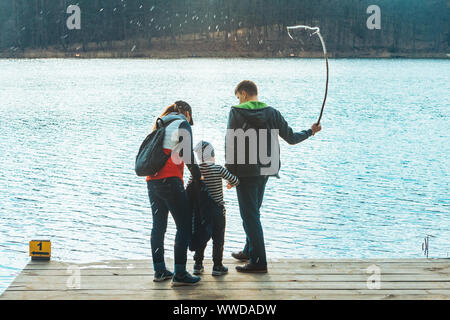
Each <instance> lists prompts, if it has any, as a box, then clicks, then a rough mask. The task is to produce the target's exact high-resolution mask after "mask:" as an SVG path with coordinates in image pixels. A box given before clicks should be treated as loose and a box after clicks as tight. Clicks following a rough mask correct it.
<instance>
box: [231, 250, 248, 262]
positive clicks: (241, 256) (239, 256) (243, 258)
mask: <svg viewBox="0 0 450 320" xmlns="http://www.w3.org/2000/svg"><path fill="white" fill-rule="evenodd" d="M231 256H232V257H233V258H235V259H237V260H239V261H248V260H249V259H250V257H249V256H248V255H246V254H245V253H244V252H243V251H239V252H233V253H232V254H231Z"/></svg>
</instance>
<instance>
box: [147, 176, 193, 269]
mask: <svg viewBox="0 0 450 320" xmlns="http://www.w3.org/2000/svg"><path fill="white" fill-rule="evenodd" d="M147 189H148V195H149V198H150V205H151V208H152V216H153V228H152V235H151V241H150V242H151V246H152V257H153V268H154V269H155V271H162V270H165V269H166V265H165V262H164V235H165V233H166V229H167V218H168V214H169V211H170V213H171V214H172V217H173V219H174V220H175V225H176V227H177V233H176V236H175V249H174V252H175V273H176V274H177V273H183V272H185V271H186V260H187V250H188V245H189V240H190V236H191V232H192V230H191V229H192V211H191V210H190V204H189V201H188V197H187V194H186V190H185V189H184V185H183V182H182V181H181V179H180V178H177V177H171V178H166V179H161V180H150V181H148V182H147Z"/></svg>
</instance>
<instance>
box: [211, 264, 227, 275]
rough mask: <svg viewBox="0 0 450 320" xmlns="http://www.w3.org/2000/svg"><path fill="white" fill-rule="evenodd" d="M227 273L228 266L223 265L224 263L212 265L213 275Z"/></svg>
mask: <svg viewBox="0 0 450 320" xmlns="http://www.w3.org/2000/svg"><path fill="white" fill-rule="evenodd" d="M227 273H228V268H227V267H225V266H224V265H220V266H214V267H213V271H212V275H213V276H223V275H224V274H227Z"/></svg>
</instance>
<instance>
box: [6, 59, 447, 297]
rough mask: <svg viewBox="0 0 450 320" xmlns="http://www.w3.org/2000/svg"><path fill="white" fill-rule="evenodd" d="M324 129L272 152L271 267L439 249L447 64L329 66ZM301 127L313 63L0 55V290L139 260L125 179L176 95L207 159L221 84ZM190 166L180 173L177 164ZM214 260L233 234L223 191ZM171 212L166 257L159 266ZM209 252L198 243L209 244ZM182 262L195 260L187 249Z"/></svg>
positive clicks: (314, 102)
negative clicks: (38, 262)
mask: <svg viewBox="0 0 450 320" xmlns="http://www.w3.org/2000/svg"><path fill="white" fill-rule="evenodd" d="M330 68H331V73H330V89H329V97H328V103H327V106H326V110H325V113H324V117H323V121H322V125H323V131H322V132H320V133H319V134H317V135H316V136H315V137H313V138H311V139H309V140H307V141H305V142H303V143H301V144H299V145H296V146H289V145H287V144H286V143H283V144H282V146H281V148H282V150H281V152H282V154H281V157H282V169H281V173H280V179H271V180H270V181H269V183H268V187H267V192H266V197H265V201H264V204H263V208H262V222H263V226H264V231H265V238H266V245H267V252H268V257H269V258H376V257H398V258H400V257H401V258H420V257H422V256H423V254H422V251H421V244H422V242H423V238H424V237H425V236H426V235H427V234H431V235H433V236H435V237H434V238H431V240H430V256H431V257H447V256H448V254H449V253H450V192H449V191H450V188H449V184H450V179H449V167H450V166H449V165H450V160H449V157H450V144H449V140H450V123H449V120H450V108H449V107H450V105H449V92H450V62H449V61H448V60H358V59H355V60H331V61H330ZM243 79H252V80H254V81H255V82H256V83H257V84H258V85H259V89H260V99H261V100H263V101H265V102H266V103H268V104H270V105H272V106H274V107H276V108H278V109H279V110H280V111H281V112H282V114H283V115H284V116H285V118H286V119H287V120H288V122H289V123H290V125H291V126H292V127H293V128H295V129H297V130H302V129H307V128H309V127H310V125H311V124H312V123H313V122H314V121H315V120H316V118H317V116H318V113H319V111H320V107H321V103H322V97H323V90H324V80H325V70H324V61H323V60H321V59H302V60H300V59H261V60H258V59H226V60H225V59H190V60H0V136H1V139H0V154H1V157H0V167H1V171H0V292H1V291H2V290H3V289H4V288H5V287H6V286H7V285H8V284H9V283H10V281H12V279H13V278H14V276H15V275H16V274H17V273H18V272H20V270H21V268H22V267H23V266H24V265H25V264H26V262H27V261H28V259H29V258H28V241H29V240H31V239H34V238H43V239H47V238H48V239H51V240H52V245H53V246H52V252H53V259H56V260H65V261H75V262H80V261H83V262H87V261H98V260H104V259H127V258H130V259H139V258H150V253H151V252H150V243H149V238H150V231H151V212H150V208H149V207H150V206H149V201H148V197H147V191H146V184H145V182H144V179H142V178H138V177H136V176H135V173H134V158H135V155H136V152H137V149H138V147H139V145H140V143H141V141H142V139H143V138H144V137H145V136H146V135H147V133H148V132H149V130H150V127H151V126H152V124H153V121H154V120H155V117H156V116H157V115H159V114H160V113H161V111H162V109H163V108H164V107H166V106H167V105H169V104H171V103H172V102H174V101H175V100H178V99H183V100H186V101H188V102H189V103H190V104H191V105H192V107H193V110H194V120H195V126H194V127H193V130H194V135H195V137H194V139H195V141H199V140H200V139H205V140H208V141H210V142H211V143H213V145H214V146H215V148H216V150H217V154H218V157H217V158H218V163H223V151H224V150H223V149H224V148H223V145H224V135H225V128H226V121H227V116H228V110H229V108H230V106H232V105H235V104H237V100H236V98H235V97H234V86H235V85H236V84H237V83H238V82H239V81H240V80H243ZM186 171H187V170H186ZM225 197H226V201H227V209H228V211H227V233H226V245H225V251H226V253H225V257H229V254H230V252H232V251H234V250H238V249H241V248H242V247H243V242H244V232H243V228H242V225H241V219H240V216H239V213H238V206H237V201H236V194H235V191H234V190H233V191H227V192H226V196H225ZM174 233H175V229H174V223H173V220H172V219H171V218H170V222H169V228H168V232H167V235H166V250H167V251H166V256H167V257H172V253H173V250H172V245H173V242H174ZM208 250H209V251H208V253H209V252H210V249H208ZM190 257H192V254H190Z"/></svg>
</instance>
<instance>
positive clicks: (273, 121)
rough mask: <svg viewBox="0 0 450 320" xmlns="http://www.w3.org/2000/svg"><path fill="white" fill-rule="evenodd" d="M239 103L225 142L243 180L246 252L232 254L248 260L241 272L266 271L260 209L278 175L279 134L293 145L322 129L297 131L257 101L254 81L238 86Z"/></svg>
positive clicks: (241, 201) (240, 189) (229, 158)
mask: <svg viewBox="0 0 450 320" xmlns="http://www.w3.org/2000/svg"><path fill="white" fill-rule="evenodd" d="M235 94H236V97H237V98H238V99H239V102H240V104H239V105H238V106H235V107H232V108H231V111H230V114H229V118H228V128H227V135H226V142H225V162H226V167H227V169H228V170H229V171H230V172H231V173H232V174H234V175H235V176H237V177H238V178H239V180H240V181H241V183H240V185H239V186H238V187H237V196H238V202H239V210H240V213H241V218H242V221H243V226H244V230H245V234H246V237H247V240H246V244H245V247H244V250H243V251H240V252H237V253H233V254H232V256H233V257H234V258H236V259H238V260H241V261H249V263H248V264H246V265H244V266H237V267H236V270H237V271H239V272H258V273H265V272H267V260H266V251H265V246H264V235H263V229H262V226H261V220H260V208H261V204H262V201H263V197H264V190H265V187H266V183H267V180H268V178H269V177H270V176H278V172H279V170H280V148H279V141H278V136H280V137H281V138H283V139H284V140H285V141H286V142H287V143H289V144H291V145H294V144H297V143H300V142H302V141H303V140H305V139H307V138H309V137H311V136H312V135H314V134H316V133H317V132H319V131H320V130H321V129H322V128H321V126H320V124H313V125H312V127H311V129H308V130H303V131H301V132H294V131H293V130H292V128H291V127H289V125H288V123H287V122H286V120H285V119H284V118H283V116H282V115H281V114H280V112H279V111H278V110H276V109H274V108H272V107H269V106H267V105H266V104H265V103H262V102H259V101H258V88H257V87H256V85H255V83H253V82H252V81H247V80H246V81H242V82H241V83H239V84H238V86H237V87H236V89H235Z"/></svg>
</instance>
